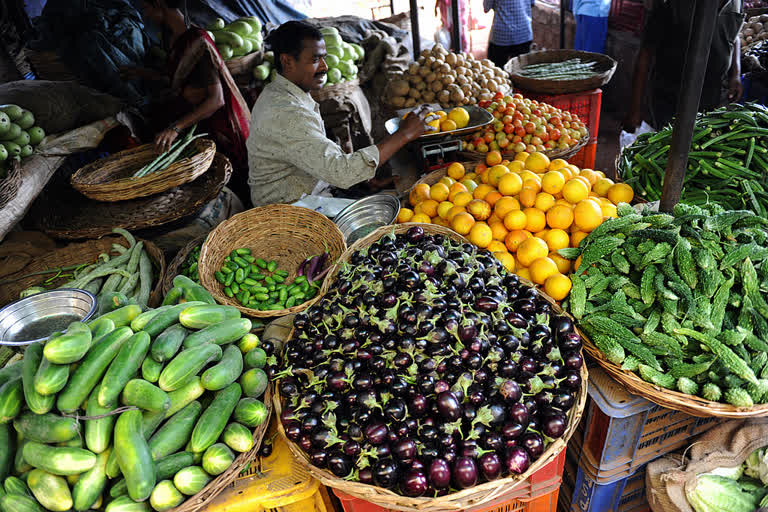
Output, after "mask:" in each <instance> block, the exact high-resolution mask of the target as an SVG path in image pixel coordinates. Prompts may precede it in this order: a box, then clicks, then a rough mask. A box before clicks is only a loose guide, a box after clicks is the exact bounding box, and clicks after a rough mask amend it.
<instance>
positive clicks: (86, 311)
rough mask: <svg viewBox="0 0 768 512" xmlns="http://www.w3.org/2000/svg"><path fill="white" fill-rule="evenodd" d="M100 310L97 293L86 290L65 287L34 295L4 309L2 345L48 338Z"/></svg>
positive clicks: (0, 317)
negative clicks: (97, 309) (95, 294)
mask: <svg viewBox="0 0 768 512" xmlns="http://www.w3.org/2000/svg"><path fill="white" fill-rule="evenodd" d="M95 312H96V297H95V296H94V295H93V294H92V293H90V292H87V291H85V290H79V289H75V288H61V289H58V290H51V291H49V292H43V293H38V294H35V295H30V296H29V297H26V298H24V299H21V300H17V301H16V302H12V303H11V304H8V305H7V306H5V307H4V308H3V309H0V345H29V344H31V343H35V342H38V341H45V340H46V339H48V337H49V336H50V335H51V334H53V333H54V332H56V331H63V330H65V329H66V328H67V326H68V325H69V324H70V323H72V322H76V321H78V320H79V321H83V322H85V321H86V320H88V319H89V318H91V317H92V316H93V314H94V313H95Z"/></svg>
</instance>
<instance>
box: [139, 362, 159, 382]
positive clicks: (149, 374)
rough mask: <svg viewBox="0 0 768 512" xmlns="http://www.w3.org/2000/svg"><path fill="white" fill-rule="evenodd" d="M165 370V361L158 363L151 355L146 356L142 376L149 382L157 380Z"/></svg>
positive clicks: (142, 365)
mask: <svg viewBox="0 0 768 512" xmlns="http://www.w3.org/2000/svg"><path fill="white" fill-rule="evenodd" d="M162 371H163V363H158V362H157V361H155V360H154V359H152V358H151V357H145V358H144V362H143V363H141V378H142V379H144V380H146V381H147V382H157V380H158V379H159V378H160V373H161V372H162Z"/></svg>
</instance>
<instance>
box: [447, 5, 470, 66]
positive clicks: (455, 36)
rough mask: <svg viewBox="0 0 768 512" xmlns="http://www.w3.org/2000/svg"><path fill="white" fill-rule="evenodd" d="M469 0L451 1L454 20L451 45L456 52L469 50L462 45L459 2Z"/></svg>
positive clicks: (452, 18)
mask: <svg viewBox="0 0 768 512" xmlns="http://www.w3.org/2000/svg"><path fill="white" fill-rule="evenodd" d="M466 1H469V0H452V2H451V21H452V22H453V23H452V24H453V27H452V28H453V30H451V47H452V48H453V51H454V52H455V53H459V52H462V51H469V50H467V48H462V47H461V30H462V28H461V25H460V24H459V2H466Z"/></svg>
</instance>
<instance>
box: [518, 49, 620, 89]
mask: <svg viewBox="0 0 768 512" xmlns="http://www.w3.org/2000/svg"><path fill="white" fill-rule="evenodd" d="M574 58H579V59H581V60H583V61H594V62H597V71H596V72H595V74H594V75H593V76H591V77H589V78H583V79H580V80H539V79H535V78H527V77H524V76H520V75H519V74H518V73H519V71H520V70H521V69H523V68H524V67H525V66H528V65H530V64H540V63H544V62H563V61H566V60H568V59H574ZM616 65H617V62H616V61H615V60H613V59H612V58H610V57H608V56H607V55H603V54H601V53H592V52H582V51H579V50H542V51H539V52H531V53H526V54H524V55H520V56H519V57H514V58H512V59H510V60H509V61H508V62H507V63H506V64H505V65H504V71H506V72H507V73H509V76H510V80H512V83H513V84H514V85H515V87H517V88H520V89H524V90H526V91H530V92H537V93H543V94H570V93H574V92H581V91H589V90H591V89H597V88H598V87H602V86H603V85H605V84H607V83H608V82H609V81H610V80H611V77H613V73H614V72H615V71H616Z"/></svg>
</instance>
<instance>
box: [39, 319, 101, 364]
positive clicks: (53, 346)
mask: <svg viewBox="0 0 768 512" xmlns="http://www.w3.org/2000/svg"><path fill="white" fill-rule="evenodd" d="M92 341H93V338H92V337H91V330H90V329H89V328H88V326H87V325H85V324H84V323H82V322H72V323H71V324H69V327H67V332H66V333H64V334H62V335H61V336H58V337H56V338H54V339H52V340H49V341H48V343H46V344H45V347H43V355H45V358H46V359H48V360H49V361H50V362H52V363H54V364H70V363H76V362H77V361H79V360H80V359H82V358H83V356H85V354H86V353H88V349H89V348H90V347H91V342H92Z"/></svg>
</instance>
